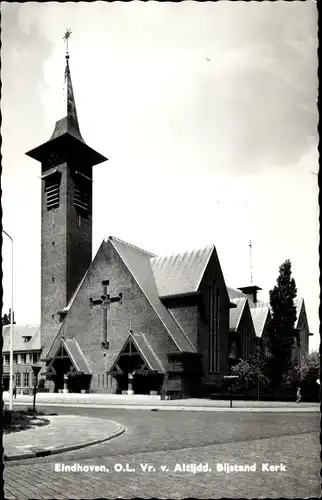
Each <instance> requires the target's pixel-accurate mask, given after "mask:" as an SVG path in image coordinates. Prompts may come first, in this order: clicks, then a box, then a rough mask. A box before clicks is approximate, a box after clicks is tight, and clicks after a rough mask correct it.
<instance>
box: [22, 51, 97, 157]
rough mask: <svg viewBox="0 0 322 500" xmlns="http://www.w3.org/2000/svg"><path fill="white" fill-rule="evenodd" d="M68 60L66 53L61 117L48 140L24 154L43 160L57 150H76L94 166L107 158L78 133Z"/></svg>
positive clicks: (54, 153)
mask: <svg viewBox="0 0 322 500" xmlns="http://www.w3.org/2000/svg"><path fill="white" fill-rule="evenodd" d="M68 60H69V55H66V67H65V79H64V89H63V96H62V97H63V99H62V103H61V104H62V109H59V111H60V112H61V118H60V119H59V120H58V121H57V122H56V124H55V128H54V132H53V134H52V136H51V138H50V139H49V141H47V142H46V143H44V144H41V145H40V146H38V147H36V148H34V149H32V150H31V151H28V152H27V153H26V154H27V155H28V156H30V157H31V158H34V159H35V160H38V161H41V162H43V161H44V160H45V159H48V157H50V156H52V157H53V158H55V157H56V156H57V152H58V151H59V150H61V149H62V150H67V149H68V150H69V151H70V152H72V153H74V152H76V151H77V153H78V155H79V156H82V157H84V158H85V157H86V158H87V159H88V160H89V161H90V162H91V165H92V166H94V165H97V164H99V163H102V162H104V161H106V160H107V158H105V156H103V155H101V154H100V153H98V152H97V151H94V149H92V148H90V147H89V146H88V145H87V144H86V143H85V141H84V139H83V137H82V135H81V133H80V129H79V124H78V118H77V111H76V103H75V98H74V92H73V86H72V79H71V75H70V69H69V61H68ZM59 107H60V106H59ZM59 154H60V153H59ZM59 154H58V157H57V158H58V159H59ZM55 161H56V160H55Z"/></svg>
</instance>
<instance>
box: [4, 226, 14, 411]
mask: <svg viewBox="0 0 322 500" xmlns="http://www.w3.org/2000/svg"><path fill="white" fill-rule="evenodd" d="M2 232H3V233H4V234H5V235H6V236H8V238H9V240H10V241H11V314H10V381H9V410H10V411H12V407H13V239H12V238H11V236H10V234H8V233H7V232H6V231H5V230H4V229H2Z"/></svg>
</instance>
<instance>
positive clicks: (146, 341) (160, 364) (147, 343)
mask: <svg viewBox="0 0 322 500" xmlns="http://www.w3.org/2000/svg"><path fill="white" fill-rule="evenodd" d="M139 333H140V334H141V335H142V337H143V339H144V341H145V343H146V345H147V346H148V348H149V349H150V351H151V353H152V355H153V356H154V357H155V359H156V360H157V363H158V365H159V366H160V368H161V369H162V370H164V367H163V365H162V363H161V361H160V359H159V357H158V356H157V355H156V353H155V352H154V350H153V349H152V347H151V344H150V342H149V341H148V339H147V338H146V336H145V335H144V333H143V332H141V331H140V332H139ZM134 335H135V333H132V336H133V337H134Z"/></svg>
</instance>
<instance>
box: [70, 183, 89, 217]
mask: <svg viewBox="0 0 322 500" xmlns="http://www.w3.org/2000/svg"><path fill="white" fill-rule="evenodd" d="M91 188H92V186H91V182H90V180H87V179H85V178H84V177H81V176H80V175H75V176H74V200H73V203H74V207H75V208H76V210H77V212H78V213H79V214H80V215H82V216H83V217H88V216H89V215H90V211H91Z"/></svg>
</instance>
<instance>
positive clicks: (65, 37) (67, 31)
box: [63, 28, 72, 59]
mask: <svg viewBox="0 0 322 500" xmlns="http://www.w3.org/2000/svg"><path fill="white" fill-rule="evenodd" d="M71 34H72V30H71V29H70V28H66V33H65V35H64V36H63V40H64V41H65V42H66V59H69V53H68V39H69V37H70V35H71Z"/></svg>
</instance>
